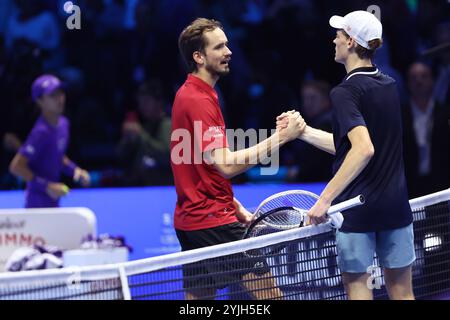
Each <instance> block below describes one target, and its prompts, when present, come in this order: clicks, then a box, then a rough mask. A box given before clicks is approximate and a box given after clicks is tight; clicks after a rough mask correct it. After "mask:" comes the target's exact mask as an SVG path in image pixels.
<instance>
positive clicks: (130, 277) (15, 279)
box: [0, 201, 450, 300]
mask: <svg viewBox="0 0 450 320" xmlns="http://www.w3.org/2000/svg"><path fill="white" fill-rule="evenodd" d="M413 216H414V234H415V241H414V242H415V250H416V257H417V259H416V261H415V262H414V264H413V287H414V293H415V296H416V298H418V299H436V298H440V299H442V298H447V299H450V278H449V277H448V274H449V273H450V236H449V231H450V230H449V228H450V210H449V202H448V201H445V202H440V203H438V204H434V205H430V206H427V207H425V208H420V209H416V210H414V211H413ZM303 229H305V228H303ZM324 230H325V232H321V233H319V234H316V235H312V236H311V235H308V234H305V236H303V237H300V238H299V237H295V239H289V240H288V241H281V242H279V241H278V242H276V243H271V242H270V241H272V242H273V239H272V238H273V236H277V237H279V236H280V235H288V234H291V233H292V231H293V230H289V231H282V232H279V233H277V234H271V235H267V236H261V237H258V238H253V239H247V240H241V241H236V242H235V243H234V244H235V246H234V247H233V248H236V247H238V248H241V249H240V250H239V251H233V252H232V253H231V254H229V253H228V251H226V250H225V251H224V254H221V247H209V248H203V249H201V255H198V254H197V253H194V252H183V253H177V254H172V255H170V257H169V256H162V257H158V259H153V258H150V259H146V260H143V261H135V262H132V263H131V264H130V263H128V264H122V265H121V266H122V268H123V270H124V275H123V276H122V277H121V275H120V273H119V272H118V271H116V272H115V273H114V274H112V273H111V271H108V276H107V277H106V276H105V277H103V278H102V270H101V268H100V269H99V268H97V269H96V271H95V277H93V276H92V274H93V272H91V271H90V269H89V268H88V267H86V268H83V269H80V270H81V271H80V272H78V273H74V272H67V271H63V270H51V271H50V270H46V271H41V273H40V274H38V273H37V272H34V273H32V275H28V276H27V275H26V274H30V273H28V272H23V275H21V274H14V275H2V276H0V299H103V300H106V299H124V298H126V297H127V294H126V292H128V294H129V297H128V298H131V299H136V300H146V299H150V300H157V299H165V300H181V299H185V298H186V294H187V293H188V294H192V295H193V296H195V297H197V298H201V299H218V300H221V299H234V300H239V299H277V300H281V299H282V300H311V299H314V300H315V299H328V300H340V299H346V295H345V292H344V288H343V285H342V279H341V276H340V270H339V268H338V266H337V253H336V244H335V234H334V231H332V229H330V228H328V229H324ZM300 231H302V230H300ZM300 231H298V232H300ZM296 232H297V231H296ZM299 234H300V235H301V233H299ZM271 237H272V238H271ZM271 239H272V240H271ZM280 239H281V238H280ZM255 240H258V242H256V241H255ZM266 240H267V241H266ZM267 243H270V244H267ZM227 245H228V244H227ZM221 246H222V245H221ZM251 250H256V251H257V253H256V254H248V252H250V251H251ZM193 251H195V250H193ZM209 254H210V255H209ZM169 258H170V259H169ZM164 260H167V261H164ZM169 260H170V261H169ZM374 261H375V263H374V265H375V267H374V268H373V270H372V275H373V277H372V278H371V279H372V280H373V285H374V287H375V290H374V291H373V292H374V296H375V298H376V299H386V298H387V293H386V290H385V286H384V277H383V273H382V270H381V269H380V268H378V267H376V266H378V265H379V264H378V260H377V258H376V257H375V259H374ZM160 265H161V266H162V267H159V266H160ZM136 266H138V267H136ZM64 272H65V273H64ZM60 273H61V274H60ZM62 273H64V274H62ZM44 275H45V276H44ZM74 275H75V276H74ZM378 287H380V289H376V288H378Z"/></svg>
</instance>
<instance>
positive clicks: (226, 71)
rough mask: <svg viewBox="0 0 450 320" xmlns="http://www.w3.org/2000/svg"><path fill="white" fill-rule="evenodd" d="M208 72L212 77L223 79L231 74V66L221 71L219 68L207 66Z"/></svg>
mask: <svg viewBox="0 0 450 320" xmlns="http://www.w3.org/2000/svg"><path fill="white" fill-rule="evenodd" d="M206 70H207V71H208V72H209V73H210V74H211V75H212V76H218V77H223V76H226V75H227V74H229V73H230V67H229V65H228V66H227V67H226V68H224V69H219V68H217V67H214V66H211V65H207V66H206Z"/></svg>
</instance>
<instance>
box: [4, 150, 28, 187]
mask: <svg viewBox="0 0 450 320" xmlns="http://www.w3.org/2000/svg"><path fill="white" fill-rule="evenodd" d="M9 171H10V172H11V173H12V174H13V175H15V176H17V177H20V178H22V179H24V180H25V181H27V182H30V181H31V180H33V178H34V174H33V171H31V169H30V168H29V167H28V165H27V163H26V160H25V159H24V158H23V157H22V156H20V155H19V154H17V155H16V156H15V157H14V158H13V160H12V161H11V164H10V166H9Z"/></svg>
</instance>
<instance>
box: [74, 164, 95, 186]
mask: <svg viewBox="0 0 450 320" xmlns="http://www.w3.org/2000/svg"><path fill="white" fill-rule="evenodd" d="M73 181H75V182H77V183H81V185H82V186H83V187H88V186H89V185H90V184H91V176H90V175H89V172H87V171H86V170H83V169H81V168H78V167H77V168H75V172H74V174H73Z"/></svg>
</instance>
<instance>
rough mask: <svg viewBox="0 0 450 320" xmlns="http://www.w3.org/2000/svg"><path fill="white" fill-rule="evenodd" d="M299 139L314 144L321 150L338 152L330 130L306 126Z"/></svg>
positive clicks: (332, 152)
mask: <svg viewBox="0 0 450 320" xmlns="http://www.w3.org/2000/svg"><path fill="white" fill-rule="evenodd" d="M299 139H300V140H303V141H305V142H307V143H309V144H311V145H313V146H314V147H316V148H319V149H320V150H323V151H325V152H328V153H331V154H332V155H334V154H336V149H335V147H334V140H333V135H332V134H331V133H329V132H326V131H323V130H319V129H315V128H312V127H310V126H306V128H305V131H304V132H303V134H302V135H301V136H300V137H299Z"/></svg>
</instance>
